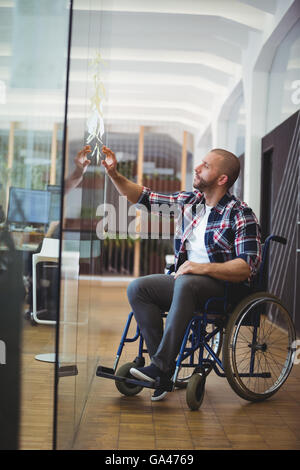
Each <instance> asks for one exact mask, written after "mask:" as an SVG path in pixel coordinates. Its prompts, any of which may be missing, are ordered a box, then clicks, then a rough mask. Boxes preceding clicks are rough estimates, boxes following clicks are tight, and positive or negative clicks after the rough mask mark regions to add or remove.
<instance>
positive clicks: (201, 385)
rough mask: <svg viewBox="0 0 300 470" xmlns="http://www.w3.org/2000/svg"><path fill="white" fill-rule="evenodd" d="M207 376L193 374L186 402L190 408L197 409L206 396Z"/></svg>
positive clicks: (188, 386) (189, 382)
mask: <svg viewBox="0 0 300 470" xmlns="http://www.w3.org/2000/svg"><path fill="white" fill-rule="evenodd" d="M205 380H206V376H205V375H204V374H203V375H200V374H193V375H192V377H191V378H190V380H189V381H188V385H187V389H186V403H187V405H188V407H189V408H190V410H192V411H197V410H198V409H199V408H200V406H201V404H202V402H203V398H204V393H205Z"/></svg>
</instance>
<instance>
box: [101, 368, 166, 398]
mask: <svg viewBox="0 0 300 470" xmlns="http://www.w3.org/2000/svg"><path fill="white" fill-rule="evenodd" d="M96 376H97V377H104V378H106V379H113V380H116V381H119V382H126V383H128V384H132V385H140V386H141V387H143V388H154V389H156V388H159V387H160V386H161V384H160V380H159V378H157V379H156V380H155V382H148V381H146V380H138V379H134V378H132V379H131V378H129V377H121V376H119V375H115V371H114V369H111V368H110V367H104V366H98V367H97V370H96ZM164 388H165V389H166V391H167V392H170V391H172V390H173V382H168V383H166V384H164Z"/></svg>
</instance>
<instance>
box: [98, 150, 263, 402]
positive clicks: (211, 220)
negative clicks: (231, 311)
mask: <svg viewBox="0 0 300 470" xmlns="http://www.w3.org/2000/svg"><path fill="white" fill-rule="evenodd" d="M102 151H103V153H104V154H105V156H106V158H105V160H102V164H103V165H104V167H105V169H106V173H107V174H108V176H109V177H110V179H111V180H112V182H113V184H114V185H115V187H116V188H117V190H118V191H119V193H120V194H121V195H123V196H126V197H127V198H128V200H129V201H130V202H131V203H134V204H141V205H143V206H145V207H146V208H147V209H148V210H149V211H150V210H151V205H153V204H156V205H157V204H158V205H159V204H168V205H170V206H173V205H176V206H178V208H179V210H180V213H181V214H182V217H181V223H180V224H178V226H177V227H176V234H175V237H174V240H175V264H174V273H173V275H170V274H154V275H148V276H143V277H140V278H138V279H135V280H134V281H133V282H132V283H131V284H130V285H129V287H128V291H127V292H128V299H129V302H130V304H131V306H132V310H133V313H134V316H135V319H136V321H137V324H138V325H139V328H140V331H141V333H142V335H143V337H144V339H145V342H146V346H147V350H148V353H149V356H150V358H151V364H150V365H149V366H147V367H132V368H131V369H130V373H131V375H132V376H134V377H135V378H137V379H139V380H142V381H149V382H153V383H154V382H155V380H156V379H157V377H159V379H160V383H161V384H162V385H161V387H160V388H159V389H156V390H155V391H154V394H153V396H152V400H153V401H158V400H161V399H162V398H164V396H165V395H166V393H167V392H166V387H164V385H163V384H164V383H166V382H167V381H169V380H170V378H171V377H172V375H173V374H174V369H175V359H176V357H177V355H178V353H179V350H180V346H181V343H182V339H183V336H184V334H185V331H186V328H187V325H188V324H189V322H190V320H191V319H192V318H193V316H194V315H195V312H196V311H201V309H203V307H204V305H205V303H206V301H207V300H208V299H209V298H211V297H221V296H223V295H224V286H225V283H226V282H230V283H232V284H231V285H233V286H234V288H233V292H232V293H231V295H233V297H235V299H236V300H238V299H240V298H241V297H242V296H243V295H245V292H246V291H247V289H248V287H249V282H250V281H251V278H252V277H253V276H255V274H256V273H257V271H258V268H259V264H260V261H261V240H260V228H259V225H258V221H257V218H256V216H255V214H254V213H253V212H252V210H251V209H250V208H249V207H248V206H247V205H246V204H245V203H244V202H241V201H239V200H238V199H237V198H236V197H235V196H233V195H231V194H230V193H229V189H230V188H231V187H232V185H233V184H234V182H235V181H236V179H237V178H238V176H239V172H240V163H239V159H238V158H237V157H236V156H235V155H233V154H232V153H230V152H228V151H226V150H223V149H213V150H211V151H210V152H209V153H208V154H207V155H206V156H205V157H204V158H203V160H202V162H201V163H200V164H199V165H197V166H196V168H195V177H194V181H193V187H194V190H193V191H191V192H185V191H181V192H177V193H174V194H170V195H166V194H158V193H155V192H152V191H151V189H149V188H147V187H144V186H140V185H138V184H136V183H134V182H132V181H130V180H128V179H127V178H125V177H124V176H123V175H121V174H120V173H119V172H118V171H117V160H116V156H115V154H114V153H113V152H112V150H110V149H109V148H107V147H105V146H104V147H103V149H102ZM162 312H168V315H167V319H166V323H165V327H163V318H162Z"/></svg>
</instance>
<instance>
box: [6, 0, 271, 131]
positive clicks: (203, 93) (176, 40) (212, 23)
mask: <svg viewBox="0 0 300 470" xmlns="http://www.w3.org/2000/svg"><path fill="white" fill-rule="evenodd" d="M276 4H277V0H184V1H182V0H74V15H73V36H72V49H71V70H70V100H69V113H70V116H71V117H73V118H81V119H84V118H85V117H87V114H88V104H89V98H90V96H91V95H92V93H93V82H92V81H91V79H90V74H89V69H88V66H87V58H89V59H91V58H93V57H95V54H96V52H97V51H100V53H101V56H102V58H103V59H104V61H105V63H106V65H105V66H104V67H103V76H102V80H103V82H104V85H105V89H106V93H107V94H106V101H105V103H104V121H105V122H106V123H107V124H113V123H116V124H118V123H119V124H120V123H125V122H126V124H127V125H130V123H135V124H139V125H142V124H143V125H157V124H159V125H167V126H170V125H176V126H180V128H182V129H186V130H189V131H190V132H192V133H194V134H197V133H199V132H201V131H203V130H204V129H205V128H207V125H208V124H209V122H210V120H211V118H212V116H213V113H214V111H215V110H216V108H217V107H218V106H219V105H220V103H222V102H223V101H224V99H225V98H226V96H227V95H228V93H229V90H231V89H232V87H233V85H234V84H235V83H237V82H238V81H239V80H240V78H241V73H242V66H241V64H242V57H243V51H244V50H245V49H246V48H247V46H248V40H249V34H252V35H253V34H256V35H260V34H263V32H264V29H265V28H266V25H267V24H269V22H270V21H271V20H272V18H273V15H274V14H275V12H276ZM13 5H14V2H13V0H0V7H2V8H0V17H1V16H2V20H1V18H0V79H1V77H2V80H4V81H5V80H7V81H8V80H9V59H10V56H11V51H12V47H11V34H10V33H9V21H10V22H12V18H13V15H12V10H13ZM1 14H2V15H1ZM11 26H12V25H10V29H11ZM63 99H64V96H63V93H61V92H60V93H57V94H55V92H53V90H52V91H51V90H40V91H35V93H34V103H35V107H34V110H33V112H34V113H35V114H36V115H39V116H45V117H46V116H47V115H51V116H53V119H55V116H56V114H57V113H58V110H59V111H61V109H62V106H63ZM26 103H28V105H29V103H32V94H31V95H30V93H29V91H28V90H27V91H24V90H16V89H14V91H13V92H9V93H8V95H7V105H9V106H5V107H3V106H2V109H1V105H0V116H1V115H2V116H3V115H6V116H7V115H8V116H11V117H13V115H16V116H22V113H24V116H26V113H27V114H28V109H26V107H25V106H24V104H26ZM24 108H25V109H24ZM22 110H23V111H22ZM3 113H4V114H3Z"/></svg>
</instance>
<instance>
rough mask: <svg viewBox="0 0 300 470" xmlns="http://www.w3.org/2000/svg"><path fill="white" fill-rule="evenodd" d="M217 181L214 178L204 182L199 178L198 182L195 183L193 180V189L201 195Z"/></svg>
mask: <svg viewBox="0 0 300 470" xmlns="http://www.w3.org/2000/svg"><path fill="white" fill-rule="evenodd" d="M216 181H217V178H215V179H214V180H213V181H205V180H204V179H203V178H201V177H200V178H199V181H198V182H197V183H195V179H194V182H193V186H194V188H195V189H198V190H199V191H200V192H201V193H203V192H204V191H205V190H208V189H210V188H212V187H213V186H214V184H215V182H216Z"/></svg>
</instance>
